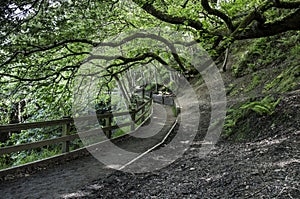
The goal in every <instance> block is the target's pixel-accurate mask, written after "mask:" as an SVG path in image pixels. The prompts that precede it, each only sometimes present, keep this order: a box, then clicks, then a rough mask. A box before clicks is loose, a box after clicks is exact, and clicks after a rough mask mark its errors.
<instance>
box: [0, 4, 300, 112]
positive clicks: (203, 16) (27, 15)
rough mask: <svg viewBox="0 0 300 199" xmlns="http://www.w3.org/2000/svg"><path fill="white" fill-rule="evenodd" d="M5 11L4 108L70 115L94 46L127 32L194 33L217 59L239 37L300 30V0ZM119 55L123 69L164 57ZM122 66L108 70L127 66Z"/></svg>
mask: <svg viewBox="0 0 300 199" xmlns="http://www.w3.org/2000/svg"><path fill="white" fill-rule="evenodd" d="M0 11H1V12H0V13H1V14H0V18H1V21H0V25H1V27H0V34H1V35H0V45H1V50H0V89H1V91H2V92H1V93H0V95H1V103H2V104H3V107H4V105H5V106H6V107H9V106H10V105H9V104H12V103H13V102H11V101H12V100H9V99H10V98H13V99H19V100H22V99H25V98H26V99H28V101H31V106H30V105H28V106H30V107H31V109H30V110H27V111H31V112H34V111H35V112H36V111H38V110H51V111H49V114H53V112H52V111H53V107H55V110H56V111H57V112H56V113H55V114H56V115H62V114H68V111H69V109H68V108H67V109H66V108H65V107H66V102H69V100H70V99H71V96H70V93H71V92H70V87H71V85H72V81H73V78H74V76H75V74H76V72H77V70H78V68H79V67H80V66H81V65H82V64H83V63H84V62H85V60H86V59H88V57H89V56H90V52H91V50H92V48H94V47H96V46H97V45H98V44H100V43H101V42H102V41H103V40H104V39H105V38H107V37H108V36H113V35H118V34H119V33H121V32H122V31H126V30H135V29H139V28H146V27H169V28H170V29H174V30H178V31H182V32H188V33H190V34H192V35H193V37H194V40H195V41H197V42H199V43H201V44H202V45H203V46H205V48H206V50H207V51H208V52H209V53H210V54H211V55H212V56H213V58H214V59H217V58H218V57H219V56H221V55H223V52H224V51H225V49H227V48H228V47H229V46H230V45H231V44H232V43H233V42H234V41H236V40H244V39H253V38H259V37H266V36H271V35H276V34H279V33H282V32H286V31H295V30H300V26H299V24H300V23H299V22H300V1H299V0H284V1H283V0H265V1H263V0H228V1H209V0H199V1H196V0H178V1H171V0H150V1H148V0H132V1H124V0H103V1H99V0H89V1H88V2H83V1H76V0H25V1H19V0H13V1H8V2H5V1H1V4H0ZM170 56H172V55H170ZM173 58H174V59H175V61H176V62H177V66H178V67H175V69H176V70H179V71H181V72H190V71H192V69H191V68H189V67H187V66H186V65H184V64H183V62H182V61H181V60H183V59H184V57H176V55H173ZM118 59H119V58H118ZM119 60H121V61H122V63H123V66H124V65H128V64H132V65H134V63H139V62H141V61H142V60H144V61H146V62H147V61H162V60H163V59H162V58H161V54H159V53H157V52H149V51H147V49H145V50H144V51H143V53H142V54H140V53H132V54H131V55H130V56H128V57H122V58H121V59H119ZM164 61H165V60H164ZM169 61H170V60H166V61H165V62H168V63H169ZM168 63H165V64H168ZM116 68H119V70H117V71H116V70H115V71H114V73H113V74H108V75H116V74H118V73H121V72H125V71H126V70H127V69H129V67H128V68H126V67H125V68H124V67H121V66H119V67H116ZM50 105H52V106H50ZM49 107H50V108H49ZM51 107H52V109H51ZM57 107H60V109H57ZM9 111H10V110H7V112H9ZM43 114H44V115H45V113H43Z"/></svg>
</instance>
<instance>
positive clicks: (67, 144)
mask: <svg viewBox="0 0 300 199" xmlns="http://www.w3.org/2000/svg"><path fill="white" fill-rule="evenodd" d="M65 118H69V117H64V119H65ZM69 134H70V123H69V122H67V123H65V124H64V125H63V126H62V136H66V135H69ZM69 151H70V141H65V142H63V143H62V153H67V152H69Z"/></svg>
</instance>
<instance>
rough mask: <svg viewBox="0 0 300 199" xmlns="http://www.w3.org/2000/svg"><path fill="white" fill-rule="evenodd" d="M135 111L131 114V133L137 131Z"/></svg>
mask: <svg viewBox="0 0 300 199" xmlns="http://www.w3.org/2000/svg"><path fill="white" fill-rule="evenodd" d="M135 111H136V110H135V109H133V110H132V112H131V119H132V123H131V131H134V130H135Z"/></svg>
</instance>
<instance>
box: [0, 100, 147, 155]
mask: <svg viewBox="0 0 300 199" xmlns="http://www.w3.org/2000/svg"><path fill="white" fill-rule="evenodd" d="M151 107H152V99H148V100H147V101H146V102H144V103H143V104H141V105H140V106H139V107H138V108H137V109H134V110H132V111H129V112H128V111H127V112H117V113H110V112H109V113H104V114H99V115H98V114H97V119H104V120H105V121H106V122H105V125H104V126H103V127H102V128H101V129H102V130H103V131H104V132H105V134H106V136H107V137H108V138H109V139H110V138H111V137H112V130H115V129H118V128H122V127H125V126H131V131H134V130H135V128H136V124H137V123H138V122H139V121H143V120H144V119H145V116H146V114H147V113H148V114H150V110H151ZM139 112H141V113H140V114H138V113H139ZM128 114H130V115H131V117H132V121H131V122H125V123H122V124H118V125H112V122H113V118H114V117H119V116H125V115H128ZM136 116H138V117H136ZM94 117H95V116H84V117H80V118H76V120H78V119H79V120H80V121H81V120H82V121H88V120H89V119H92V118H94ZM73 123H74V119H73V118H63V119H60V120H52V121H44V122H32V123H22V124H8V125H1V126H0V133H7V132H13V131H21V130H28V129H34V128H44V127H50V126H62V136H61V137H58V138H53V139H47V140H42V141H38V142H31V143H25V144H19V145H14V146H7V147H2V148H0V155H4V154H10V153H13V152H18V151H22V150H29V149H34V148H39V147H44V146H48V145H51V144H58V143H62V153H66V152H69V150H70V142H71V141H73V140H75V139H78V138H80V137H82V136H83V137H88V136H92V135H95V133H94V132H95V131H97V129H95V130H92V131H87V132H82V133H76V134H70V129H71V128H70V127H71V124H73ZM99 130H100V129H98V131H99Z"/></svg>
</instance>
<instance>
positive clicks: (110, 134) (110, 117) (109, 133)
mask: <svg viewBox="0 0 300 199" xmlns="http://www.w3.org/2000/svg"><path fill="white" fill-rule="evenodd" d="M111 123H112V116H108V117H107V118H105V127H111ZM105 135H106V136H107V138H108V139H111V136H112V131H111V130H108V131H106V132H105Z"/></svg>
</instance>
